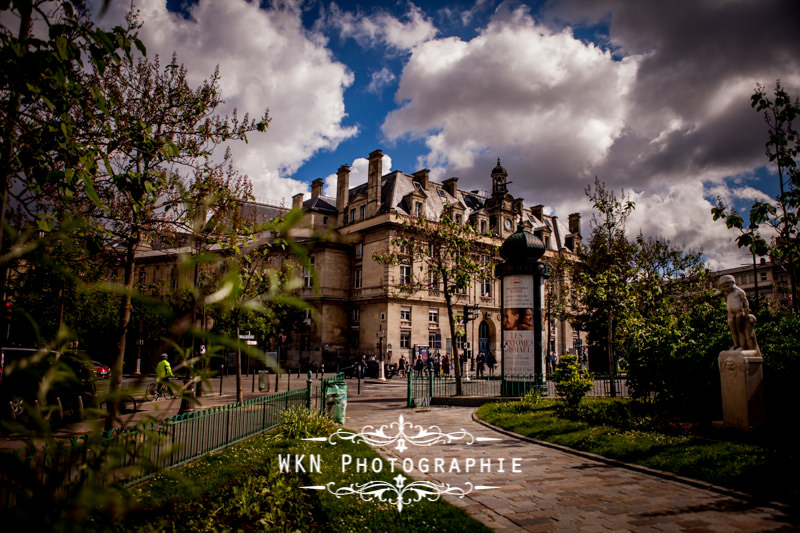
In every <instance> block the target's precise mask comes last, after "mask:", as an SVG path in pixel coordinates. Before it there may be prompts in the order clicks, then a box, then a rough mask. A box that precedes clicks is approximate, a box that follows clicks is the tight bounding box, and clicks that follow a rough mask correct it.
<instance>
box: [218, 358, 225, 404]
mask: <svg viewBox="0 0 800 533" xmlns="http://www.w3.org/2000/svg"><path fill="white" fill-rule="evenodd" d="M224 368H225V367H224V366H223V365H219V395H220V396H222V371H223V369H224Z"/></svg>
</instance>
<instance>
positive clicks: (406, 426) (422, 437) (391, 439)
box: [303, 415, 500, 453]
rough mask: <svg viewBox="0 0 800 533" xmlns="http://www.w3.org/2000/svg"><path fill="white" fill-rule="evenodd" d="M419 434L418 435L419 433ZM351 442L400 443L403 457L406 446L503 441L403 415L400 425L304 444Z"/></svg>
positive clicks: (337, 434)
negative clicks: (425, 425) (450, 430)
mask: <svg viewBox="0 0 800 533" xmlns="http://www.w3.org/2000/svg"><path fill="white" fill-rule="evenodd" d="M415 432H416V433H415ZM337 438H338V439H341V440H347V441H351V442H354V443H356V442H366V443H367V444H369V445H370V446H378V447H382V446H389V445H391V444H394V443H397V446H396V449H397V451H398V452H400V453H403V452H404V451H406V450H407V449H408V446H407V445H406V443H409V444H412V445H414V446H433V445H435V444H439V443H444V444H450V443H452V442H455V441H460V440H462V439H463V440H464V444H466V445H468V446H471V445H472V444H473V443H475V442H490V441H497V440H500V439H498V438H494V437H474V436H473V435H472V434H471V433H469V432H468V431H465V430H464V429H460V430H458V431H455V432H453V433H444V432H443V431H442V430H441V429H440V428H439V426H428V428H427V429H426V428H423V427H422V426H420V425H416V424H412V423H411V422H406V421H405V419H404V418H403V415H400V417H399V418H398V420H397V422H392V423H391V424H384V425H382V426H380V427H379V428H377V429H375V426H364V427H363V428H361V431H360V432H359V433H353V432H352V431H347V430H344V429H339V430H338V431H336V432H335V433H332V434H331V435H330V436H328V437H311V438H307V439H303V440H312V441H317V442H324V441H326V440H327V441H328V442H329V443H330V444H334V445H335V444H336V439H337Z"/></svg>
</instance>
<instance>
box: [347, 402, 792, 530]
mask: <svg viewBox="0 0 800 533" xmlns="http://www.w3.org/2000/svg"><path fill="white" fill-rule="evenodd" d="M473 413H474V409H473V408H455V407H450V408H437V407H433V408H430V409H406V408H405V405H404V403H403V402H402V401H401V400H398V401H361V402H359V401H351V402H350V403H349V405H348V407H347V415H348V419H347V421H346V424H345V425H346V427H347V428H348V429H350V430H351V431H354V432H363V430H364V428H365V426H368V425H369V426H374V427H375V428H378V427H380V426H382V425H387V426H388V425H391V424H393V423H396V425H395V426H394V427H387V428H386V431H385V433H386V434H387V435H396V434H397V433H398V431H399V427H400V423H399V417H400V415H402V416H403V421H404V422H405V423H407V424H409V425H404V428H405V434H406V435H407V436H411V437H412V438H410V439H408V440H407V441H405V442H404V444H405V445H406V446H407V448H406V449H401V450H398V446H397V443H396V442H394V443H392V445H390V446H375V449H376V450H377V451H379V452H380V453H381V454H382V455H383V456H384V457H385V458H387V459H389V458H392V457H394V458H397V460H396V462H395V464H396V465H397V468H398V469H401V466H400V465H401V464H402V461H403V459H406V458H410V459H412V461H413V462H414V464H415V465H416V466H418V465H419V459H420V458H427V459H428V465H429V468H430V470H433V469H434V464H435V460H436V458H442V459H443V461H442V462H441V463H440V465H442V466H443V468H440V470H443V471H439V472H433V471H429V472H428V473H427V474H421V473H420V472H419V470H418V469H415V471H414V472H413V473H411V474H409V475H410V476H413V477H414V478H416V479H418V480H429V481H434V482H438V483H447V484H450V485H451V486H453V487H461V488H465V487H466V488H468V487H469V485H468V482H469V483H472V484H473V486H495V487H498V488H494V489H476V488H474V489H473V490H471V491H470V492H469V493H468V494H466V495H465V496H463V497H462V498H458V497H455V496H450V495H448V496H445V498H446V499H447V500H448V501H450V502H452V503H454V504H455V505H458V506H460V507H462V508H464V509H466V510H467V511H468V512H469V513H470V514H471V515H472V516H474V517H475V518H477V519H478V520H480V521H481V522H483V523H484V524H486V525H487V526H489V527H491V528H492V529H494V530H497V531H581V532H583V531H586V532H589V531H636V532H646V531H697V532H700V531H800V518H799V517H797V516H792V515H790V514H789V510H787V509H786V508H785V507H781V506H779V505H771V504H768V503H765V502H757V501H753V500H752V499H749V498H747V497H746V496H744V495H741V494H737V493H734V492H732V491H725V490H723V489H714V488H713V487H709V486H708V485H705V486H704V485H703V484H702V483H696V484H688V483H685V482H681V481H679V480H676V479H671V478H670V476H666V478H665V477H664V476H660V475H656V473H653V472H652V471H651V472H648V471H647V470H646V469H642V470H643V471H638V470H636V469H632V468H627V467H625V466H624V465H620V464H614V463H609V462H606V461H603V460H601V459H599V458H596V457H594V456H592V455H591V454H585V455H577V454H574V453H569V452H566V451H564V450H561V449H557V448H553V447H550V446H546V445H542V444H537V443H534V442H529V441H526V440H522V439H519V438H516V437H514V436H511V435H508V434H504V433H501V432H498V431H495V430H493V429H491V428H489V427H486V426H484V425H482V424H480V423H479V422H477V421H475V420H474V419H473ZM417 426H419V427H417ZM432 426H438V428H440V429H441V431H442V433H443V434H451V435H458V432H459V431H460V430H462V429H463V430H464V431H466V432H467V433H469V434H471V435H472V436H473V437H475V438H476V439H478V438H493V439H499V440H492V441H484V442H477V441H476V442H474V443H473V444H472V445H467V444H465V440H467V439H466V437H465V438H461V439H457V440H454V441H453V442H451V443H449V444H448V443H439V444H435V445H433V446H420V445H415V444H414V443H413V442H412V441H414V440H415V439H414V438H413V436H415V435H417V434H418V432H419V431H420V430H424V431H426V432H431V431H433V430H432V429H429V428H431V427H432ZM400 448H404V446H400ZM469 458H471V459H473V460H474V461H475V466H471V468H470V472H469V473H466V472H465V471H464V470H465V469H466V461H467V460H468V459H469ZM499 458H505V459H506V461H505V463H504V467H503V471H502V472H500V471H499V470H500V469H499V468H498V462H497V459H499ZM512 458H519V465H518V470H519V471H521V473H515V472H513V471H512V470H513V465H512V463H511V459H512ZM454 459H455V460H456V462H457V468H459V469H461V471H460V472H457V471H455V470H454V469H453V468H451V467H452V461H453V460H454ZM490 459H491V460H492V461H493V462H492V463H491V464H492V468H491V470H492V471H491V472H488V471H486V470H488V469H489V468H488V465H489V464H490V463H488V460H490ZM481 460H483V461H484V462H483V464H484V465H485V466H484V471H483V472H481V471H480V470H481V469H480V465H481ZM407 464H409V465H410V464H411V463H409V462H407ZM423 464H424V461H423ZM401 473H402V472H401ZM365 505H369V504H368V503H367V504H365ZM411 505H413V503H412V504H411Z"/></svg>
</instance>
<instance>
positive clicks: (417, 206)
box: [414, 202, 422, 218]
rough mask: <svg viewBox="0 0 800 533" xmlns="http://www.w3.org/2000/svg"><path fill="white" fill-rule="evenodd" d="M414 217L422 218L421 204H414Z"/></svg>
mask: <svg viewBox="0 0 800 533" xmlns="http://www.w3.org/2000/svg"><path fill="white" fill-rule="evenodd" d="M414 216H415V217H417V218H422V202H414Z"/></svg>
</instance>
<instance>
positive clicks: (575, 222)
mask: <svg viewBox="0 0 800 533" xmlns="http://www.w3.org/2000/svg"><path fill="white" fill-rule="evenodd" d="M569 232H570V233H574V234H576V235H580V234H581V214H580V213H571V214H570V215H569Z"/></svg>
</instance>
